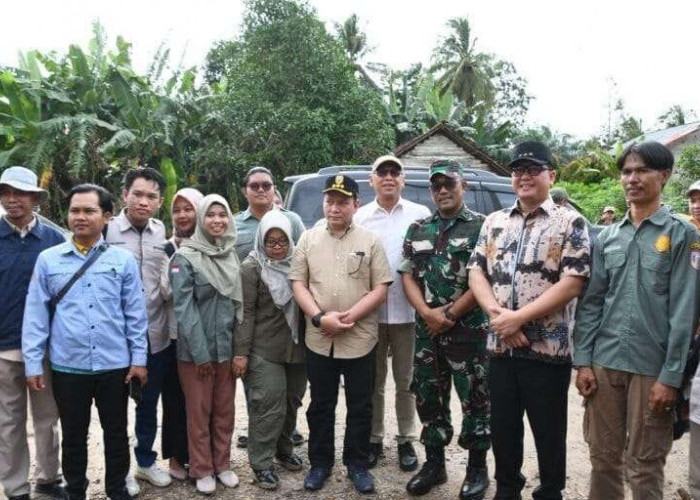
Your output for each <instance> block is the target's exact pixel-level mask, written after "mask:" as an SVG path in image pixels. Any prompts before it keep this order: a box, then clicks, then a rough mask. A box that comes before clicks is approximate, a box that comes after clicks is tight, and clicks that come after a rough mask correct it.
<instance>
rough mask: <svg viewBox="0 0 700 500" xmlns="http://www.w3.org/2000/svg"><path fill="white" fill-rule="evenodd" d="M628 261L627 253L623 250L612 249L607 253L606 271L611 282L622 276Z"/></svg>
mask: <svg viewBox="0 0 700 500" xmlns="http://www.w3.org/2000/svg"><path fill="white" fill-rule="evenodd" d="M625 262H627V254H625V252H622V251H612V252H607V253H606V254H605V271H606V272H607V273H608V278H609V279H610V281H611V282H613V281H615V280H616V279H618V278H619V277H620V275H621V274H622V271H623V269H624V267H625Z"/></svg>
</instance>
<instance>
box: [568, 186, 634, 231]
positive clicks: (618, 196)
mask: <svg viewBox="0 0 700 500" xmlns="http://www.w3.org/2000/svg"><path fill="white" fill-rule="evenodd" d="M555 186H557V187H563V188H564V189H566V192H567V193H569V197H570V198H571V200H573V201H574V203H576V204H577V205H578V206H579V207H580V208H581V210H582V211H583V214H584V215H585V216H586V218H587V219H588V220H589V221H591V222H593V223H594V224H595V223H596V222H597V221H598V220H599V219H600V217H601V215H602V214H603V208H604V207H605V206H607V205H612V206H614V207H615V208H616V209H617V213H618V214H622V213H624V212H625V210H626V209H627V205H626V203H625V193H624V191H623V190H622V185H621V184H620V181H619V180H618V179H613V178H606V179H603V180H601V181H600V182H566V181H559V182H557V183H556V184H555Z"/></svg>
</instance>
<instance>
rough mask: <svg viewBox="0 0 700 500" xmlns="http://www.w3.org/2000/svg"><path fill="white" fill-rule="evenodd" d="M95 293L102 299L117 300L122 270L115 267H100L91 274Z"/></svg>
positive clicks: (106, 265)
mask: <svg viewBox="0 0 700 500" xmlns="http://www.w3.org/2000/svg"><path fill="white" fill-rule="evenodd" d="M92 274H93V276H94V280H93V281H94V286H95V292H96V294H97V296H98V297H100V298H103V299H119V298H121V291H122V270H121V269H119V268H118V267H117V266H112V265H108V264H105V265H100V266H97V269H95V270H94V272H93V273H92Z"/></svg>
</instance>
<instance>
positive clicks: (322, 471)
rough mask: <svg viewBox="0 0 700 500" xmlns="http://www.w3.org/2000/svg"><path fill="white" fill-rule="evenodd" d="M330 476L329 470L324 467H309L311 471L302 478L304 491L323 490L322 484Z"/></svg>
mask: <svg viewBox="0 0 700 500" xmlns="http://www.w3.org/2000/svg"><path fill="white" fill-rule="evenodd" d="M330 476H331V471H330V469H326V468H325V467H311V470H310V471H309V473H308V474H307V475H306V477H305V478H304V489H307V490H309V491H316V490H320V489H321V488H323V484H324V483H325V482H326V479H328V478H329V477H330Z"/></svg>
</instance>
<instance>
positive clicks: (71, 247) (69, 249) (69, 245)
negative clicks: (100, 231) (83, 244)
mask: <svg viewBox="0 0 700 500" xmlns="http://www.w3.org/2000/svg"><path fill="white" fill-rule="evenodd" d="M104 241H105V240H104V238H103V237H102V235H100V238H99V239H98V240H97V241H96V242H95V244H94V245H92V246H91V247H90V248H89V249H88V251H87V252H86V253H83V252H81V251H80V249H79V248H78V245H76V243H75V241H74V240H73V237H72V236H71V238H70V239H69V240H68V241H66V242H65V244H64V247H63V248H61V250H60V253H62V254H64V255H65V254H69V253H75V254H77V255H80V256H82V257H86V256H87V255H88V254H89V253H90V252H91V251H93V250H94V249H95V248H97V247H99V246H100V245H101V244H102V243H104Z"/></svg>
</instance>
